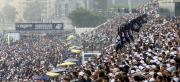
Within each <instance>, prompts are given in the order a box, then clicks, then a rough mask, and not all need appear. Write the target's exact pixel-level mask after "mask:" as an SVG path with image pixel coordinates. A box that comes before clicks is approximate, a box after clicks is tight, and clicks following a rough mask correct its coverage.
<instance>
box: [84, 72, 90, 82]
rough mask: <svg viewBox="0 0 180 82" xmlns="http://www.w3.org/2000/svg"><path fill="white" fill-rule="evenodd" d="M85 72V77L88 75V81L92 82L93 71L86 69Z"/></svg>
mask: <svg viewBox="0 0 180 82" xmlns="http://www.w3.org/2000/svg"><path fill="white" fill-rule="evenodd" d="M84 73H85V77H86V78H85V79H86V82H91V78H90V76H91V72H90V71H89V70H85V71H84Z"/></svg>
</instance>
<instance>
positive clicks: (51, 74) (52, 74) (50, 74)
mask: <svg viewBox="0 0 180 82" xmlns="http://www.w3.org/2000/svg"><path fill="white" fill-rule="evenodd" d="M46 75H49V76H57V75H59V73H53V72H47V73H46Z"/></svg>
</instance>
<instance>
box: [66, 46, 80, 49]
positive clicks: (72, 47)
mask: <svg viewBox="0 0 180 82" xmlns="http://www.w3.org/2000/svg"><path fill="white" fill-rule="evenodd" d="M74 48H81V47H79V46H71V47H69V49H74Z"/></svg>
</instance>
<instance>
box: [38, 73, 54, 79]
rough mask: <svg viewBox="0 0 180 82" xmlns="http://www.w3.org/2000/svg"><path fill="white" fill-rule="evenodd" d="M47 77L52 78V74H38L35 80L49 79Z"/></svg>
mask: <svg viewBox="0 0 180 82" xmlns="http://www.w3.org/2000/svg"><path fill="white" fill-rule="evenodd" d="M49 78H53V76H49V75H46V74H44V75H42V76H39V77H38V78H36V79H35V80H42V79H49Z"/></svg>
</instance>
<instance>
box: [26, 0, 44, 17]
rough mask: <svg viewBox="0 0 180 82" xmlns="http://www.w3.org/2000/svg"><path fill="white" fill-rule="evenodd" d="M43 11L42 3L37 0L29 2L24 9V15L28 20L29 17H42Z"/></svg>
mask: <svg viewBox="0 0 180 82" xmlns="http://www.w3.org/2000/svg"><path fill="white" fill-rule="evenodd" d="M41 13H42V10H41V4H40V2H39V1H38V0H36V1H34V2H31V3H29V4H28V6H27V7H26V9H25V11H24V14H23V17H24V19H26V20H27V19H28V18H40V17H41Z"/></svg>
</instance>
